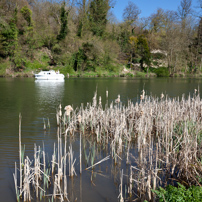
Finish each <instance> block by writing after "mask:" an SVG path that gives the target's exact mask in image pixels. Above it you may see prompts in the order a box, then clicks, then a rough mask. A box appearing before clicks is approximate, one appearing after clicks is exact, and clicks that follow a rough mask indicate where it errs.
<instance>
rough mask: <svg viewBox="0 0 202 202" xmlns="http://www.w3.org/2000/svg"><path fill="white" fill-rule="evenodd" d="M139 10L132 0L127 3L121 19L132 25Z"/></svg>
mask: <svg viewBox="0 0 202 202" xmlns="http://www.w3.org/2000/svg"><path fill="white" fill-rule="evenodd" d="M140 13H141V11H140V10H139V8H138V7H137V6H136V4H134V3H133V2H132V1H129V2H128V5H127V6H126V8H125V9H124V11H123V19H124V21H125V22H127V23H129V24H130V25H132V24H133V23H134V22H135V21H136V20H137V19H138V16H139V14H140Z"/></svg>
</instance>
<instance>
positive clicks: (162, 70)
mask: <svg viewBox="0 0 202 202" xmlns="http://www.w3.org/2000/svg"><path fill="white" fill-rule="evenodd" d="M151 71H152V72H154V73H155V74H156V75H157V77H168V76H169V75H170V74H169V71H168V68H167V67H159V68H156V69H155V68H151Z"/></svg>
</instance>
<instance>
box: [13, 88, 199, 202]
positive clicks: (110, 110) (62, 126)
mask: <svg viewBox="0 0 202 202" xmlns="http://www.w3.org/2000/svg"><path fill="white" fill-rule="evenodd" d="M197 92H198V91H195V93H194V95H193V96H188V97H187V98H185V97H184V96H182V97H181V98H169V97H168V96H167V95H164V94H161V97H160V98H158V97H152V96H147V95H146V93H145V91H144V90H143V91H142V94H141V96H140V101H139V102H137V103H133V102H131V101H130V100H129V101H128V103H127V105H123V104H122V102H121V96H120V95H118V97H117V99H116V100H115V102H112V103H110V104H109V105H108V91H107V92H106V97H107V103H106V104H105V107H104V108H103V107H102V106H103V104H102V99H101V97H99V98H98V96H97V92H95V94H94V97H93V99H92V104H91V103H87V104H86V107H84V106H83V104H81V107H80V108H77V109H75V110H74V109H73V108H72V107H71V106H70V105H68V106H66V107H65V108H64V112H63V110H62V106H61V105H60V106H59V108H58V110H57V112H56V119H57V125H58V133H57V137H58V138H57V139H58V142H57V151H56V148H55V145H54V149H53V155H52V161H51V163H52V165H51V167H47V166H46V159H45V150H44V148H43V149H42V151H41V148H38V149H37V147H36V146H35V149H34V165H33V168H32V165H31V161H30V160H29V158H28V157H26V158H25V160H24V163H23V164H25V165H24V168H22V165H21V164H22V161H21V160H20V165H19V166H20V183H19V182H17V171H16V169H15V173H14V175H13V176H14V183H15V187H16V195H17V200H18V201H19V200H20V199H19V198H20V196H21V197H22V193H24V196H23V200H24V201H29V200H30V187H32V188H33V187H34V189H35V190H36V192H35V194H36V198H37V197H38V195H39V192H38V190H40V193H41V194H43V196H47V195H46V194H45V193H46V190H45V186H44V189H42V188H41V186H40V184H41V183H40V180H42V179H45V180H44V183H45V181H46V183H50V178H51V176H50V174H49V173H52V179H53V187H54V188H53V194H51V195H49V196H51V197H53V198H56V197H58V198H59V200H60V201H64V200H66V201H69V199H68V193H67V190H68V189H67V179H69V178H67V175H66V173H67V170H68V171H69V177H71V178H73V177H74V176H76V175H77V174H76V168H75V166H76V165H78V164H80V165H79V168H80V174H82V173H83V172H84V171H85V172H89V170H90V169H91V172H92V175H91V181H92V183H93V174H94V173H95V170H94V169H95V167H96V166H98V165H99V164H100V163H103V162H104V161H108V160H109V159H111V161H112V166H111V169H112V170H113V173H114V176H119V177H116V180H117V181H118V184H119V185H120V186H119V187H118V189H119V191H120V192H119V196H118V195H117V200H119V201H124V200H128V199H129V198H139V200H144V199H147V200H148V201H155V195H154V194H153V192H152V189H156V188H157V187H159V186H166V185H167V184H168V183H172V182H176V181H180V182H181V183H183V184H185V185H186V186H191V185H199V186H201V184H200V179H202V163H201V162H202V155H201V153H202V150H201V149H202V123H201V122H202V121H201V118H202V100H201V98H200V94H199V93H197ZM76 135H78V137H79V140H80V151H79V157H78V159H79V160H78V161H79V163H77V164H76V163H75V162H76V161H77V160H76V158H74V152H73V148H72V144H71V142H70V143H69V151H67V136H68V137H70V138H74V137H75V136H76ZM63 136H64V137H63ZM20 138H21V131H20V130H19V142H20V143H19V147H20V148H21V141H20ZM82 142H83V144H82ZM87 143H88V144H89V145H90V146H89V147H87V146H86V144H87ZM100 150H102V151H105V152H104V153H105V157H104V158H101V156H103V155H101V151H100ZM20 151H21V149H20ZM40 155H42V158H39V156H40ZM19 156H21V153H20V152H19ZM82 156H84V157H85V168H83V166H82V164H83V163H84V162H82ZM98 157H99V158H98ZM20 159H22V157H20ZM41 159H42V160H41ZM67 160H68V164H69V166H67V165H66V164H67ZM123 164H125V165H126V166H125V167H124V169H123V170H122V171H121V172H120V169H121V166H122V165H123ZM79 168H78V169H77V170H79ZM82 168H83V170H82ZM128 168H129V169H128ZM118 170H119V171H118ZM21 172H22V173H21ZM22 182H23V183H22ZM18 183H19V184H20V186H19V187H18V186H17V185H18ZM124 186H125V190H124ZM124 192H125V194H124ZM47 197H48V196H47Z"/></svg>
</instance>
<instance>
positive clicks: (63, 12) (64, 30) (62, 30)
mask: <svg viewBox="0 0 202 202" xmlns="http://www.w3.org/2000/svg"><path fill="white" fill-rule="evenodd" d="M67 16H68V12H67V11H66V10H65V2H64V3H63V4H62V7H61V14H60V21H61V27H60V33H59V34H58V36H57V39H58V40H59V41H60V40H62V39H65V37H66V36H67V33H68V26H67Z"/></svg>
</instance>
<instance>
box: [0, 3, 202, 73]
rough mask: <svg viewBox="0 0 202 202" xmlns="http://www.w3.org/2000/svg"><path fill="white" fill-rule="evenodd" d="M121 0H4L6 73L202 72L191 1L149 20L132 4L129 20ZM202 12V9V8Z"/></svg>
mask: <svg viewBox="0 0 202 202" xmlns="http://www.w3.org/2000/svg"><path fill="white" fill-rule="evenodd" d="M115 6H116V2H115V1H113V0H65V1H62V0H61V1H58V0H1V1H0V75H1V76H6V75H14V74H15V73H16V72H21V73H22V72H23V73H27V75H29V73H30V74H31V72H35V71H36V70H41V69H50V68H52V69H59V70H60V71H61V72H62V73H65V74H66V73H69V74H70V75H81V74H82V73H83V72H91V73H95V74H97V75H102V74H103V75H105V74H110V73H118V74H119V75H120V72H121V71H122V70H123V67H127V68H128V69H129V70H130V73H128V75H130V74H131V73H132V72H141V73H144V72H145V73H147V74H148V73H149V74H150V73H151V75H152V74H154V73H155V74H157V75H159V76H172V75H186V74H189V75H190V74H195V75H201V72H202V20H201V18H200V9H201V8H202V1H200V0H199V2H198V8H197V12H196V8H194V7H193V6H192V1H191V0H181V2H180V4H179V5H176V7H177V10H176V11H172V10H163V9H161V8H158V9H157V10H156V12H155V13H153V14H152V15H151V16H149V17H148V18H140V17H139V16H140V13H141V10H140V9H139V8H138V7H137V5H136V4H135V3H133V2H132V1H129V3H128V5H127V6H126V7H125V9H124V11H123V14H122V16H123V21H122V22H119V21H118V20H117V19H116V17H115V16H114V14H113V8H114V7H115ZM198 11H199V12H198Z"/></svg>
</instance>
